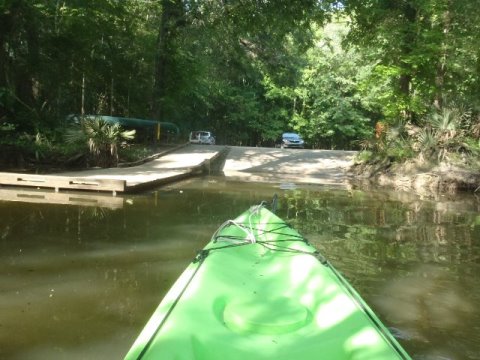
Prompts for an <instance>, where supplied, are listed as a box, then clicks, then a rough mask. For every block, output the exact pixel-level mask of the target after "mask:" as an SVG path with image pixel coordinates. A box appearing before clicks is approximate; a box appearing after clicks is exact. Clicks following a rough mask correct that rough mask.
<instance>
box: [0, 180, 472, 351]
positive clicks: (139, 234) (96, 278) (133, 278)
mask: <svg viewBox="0 0 480 360" xmlns="http://www.w3.org/2000/svg"><path fill="white" fill-rule="evenodd" d="M9 191H10V190H9ZM11 191H16V190H11ZM11 191H10V192H11ZM275 193H276V194H278V196H279V200H280V201H279V210H278V214H279V216H280V217H282V218H284V219H285V220H287V221H288V222H289V223H290V224H291V225H293V226H294V227H295V228H296V229H297V230H299V231H300V232H301V233H302V234H303V235H304V236H305V237H306V238H308V239H309V240H310V242H312V243H313V244H314V245H315V246H316V247H317V248H318V249H319V250H320V251H321V252H322V253H323V254H324V255H325V256H326V257H327V258H328V259H329V260H330V261H331V262H332V263H333V264H334V266H335V267H336V268H337V269H338V270H339V271H340V272H342V273H343V274H344V275H345V276H346V278H347V279H348V280H349V281H350V282H351V283H352V285H353V286H354V287H355V288H356V289H357V290H358V291H359V292H360V294H361V295H362V297H363V298H364V299H365V300H366V301H367V303H369V304H370V305H371V307H372V308H373V309H374V311H375V312H376V313H377V314H378V315H379V317H380V318H381V319H382V321H383V322H384V323H385V324H386V325H387V326H388V327H389V328H390V329H391V331H392V332H393V333H394V334H395V336H396V337H397V338H398V339H399V341H400V342H401V343H402V345H403V346H404V347H405V349H406V350H407V351H408V352H409V353H410V354H411V355H412V357H413V358H414V359H428V360H430V359H438V360H444V359H480V306H479V305H480V276H479V273H480V201H479V200H477V199H476V198H475V197H474V196H472V195H464V196H456V197H454V198H453V199H449V198H448V197H447V196H440V197H438V198H437V199H422V198H420V197H419V196H417V195H413V194H407V193H400V192H389V191H381V190H375V191H372V190H369V191H362V190H355V189H348V190H345V189H338V188H333V187H322V186H300V185H295V184H282V185H280V186H279V185H275V184H256V183H240V182H229V181H226V180H225V179H224V178H220V177H207V178H197V179H191V180H188V181H185V182H181V183H178V184H176V185H173V186H170V187H164V188H160V189H156V190H153V191H150V192H145V193H143V194H138V195H128V196H124V197H121V196H120V197H117V198H111V197H108V196H105V197H102V199H103V200H101V201H99V200H98V198H96V199H93V197H92V199H90V198H89V197H88V196H87V195H75V194H72V195H70V197H69V199H67V200H68V201H60V202H64V203H65V204H64V205H60V204H48V203H46V202H47V201H43V200H42V199H43V198H47V196H44V195H42V194H41V193H39V195H36V194H33V195H32V194H25V193H22V192H21V191H18V193H17V194H13V195H12V194H11V193H10V194H9V195H8V197H9V198H10V199H16V200H23V201H6V200H0V358H1V359H63V358H68V359H121V358H122V357H123V356H124V354H125V353H126V352H127V351H128V349H129V347H130V346H131V344H132V343H133V341H134V340H135V338H136V336H137V334H138V333H139V332H140V330H141V329H142V327H143V326H144V324H145V323H146V321H147V320H148V318H149V316H150V315H151V313H152V312H153V310H154V309H155V307H156V306H157V305H158V302H159V301H160V299H161V298H162V296H163V295H164V294H165V292H166V290H167V289H168V288H169V287H170V286H171V285H172V283H173V282H174V281H175V279H176V278H177V277H178V276H179V274H180V273H181V272H182V270H183V269H184V268H185V267H186V266H187V264H188V263H189V262H190V261H191V260H192V258H193V257H194V256H195V254H196V252H197V251H198V250H199V249H201V248H202V247H203V246H204V245H205V244H206V243H207V242H208V240H209V239H210V236H211V234H212V233H213V232H214V231H215V230H216V228H217V227H218V226H219V225H220V224H221V223H223V222H224V221H225V220H227V219H230V218H234V217H235V216H237V215H238V214H239V213H240V212H243V211H244V210H246V209H247V208H248V207H249V206H250V205H254V204H258V203H260V202H261V201H262V200H269V199H271V198H272V196H273V195H274V194H275ZM4 198H5V196H4ZM76 200H77V201H76ZM55 201H56V200H55ZM55 201H53V202H55ZM82 202H83V203H82ZM78 204H80V205H78ZM95 204H97V206H92V205H95Z"/></svg>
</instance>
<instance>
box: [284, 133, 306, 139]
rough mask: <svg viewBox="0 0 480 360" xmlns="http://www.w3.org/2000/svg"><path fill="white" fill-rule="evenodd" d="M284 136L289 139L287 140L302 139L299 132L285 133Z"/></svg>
mask: <svg viewBox="0 0 480 360" xmlns="http://www.w3.org/2000/svg"><path fill="white" fill-rule="evenodd" d="M282 137H283V138H284V139H287V140H300V139H301V138H300V136H299V135H298V134H294V133H285V134H283V135H282Z"/></svg>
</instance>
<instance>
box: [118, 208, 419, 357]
mask: <svg viewBox="0 0 480 360" xmlns="http://www.w3.org/2000/svg"><path fill="white" fill-rule="evenodd" d="M246 357H248V359H249V360H253V359H285V360H287V359H329V360H333V359H370V360H371V359H410V357H409V356H408V355H407V353H406V352H405V351H404V350H403V349H402V348H401V346H400V345H399V344H398V343H397V341H396V340H395V339H394V338H393V337H392V336H391V335H390V333H389V332H388V330H387V329H386V328H385V327H384V326H383V325H382V324H381V322H380V320H379V319H378V318H377V317H376V316H375V314H373V312H372V311H371V310H370V309H369V308H368V306H367V305H366V304H365V303H364V302H363V301H362V299H361V298H360V297H359V295H358V294H357V293H356V292H355V290H353V288H352V287H351V286H350V285H349V284H348V283H347V282H346V280H345V279H344V278H343V277H342V276H341V275H340V274H338V273H337V272H336V270H335V269H334V268H333V267H332V266H331V265H330V264H329V263H328V262H327V261H326V260H325V259H324V258H323V257H322V256H321V255H320V254H319V253H318V252H317V251H316V250H315V249H314V248H313V247H312V246H310V245H309V244H308V243H307V242H306V241H305V240H304V239H303V238H302V236H301V235H300V234H299V233H298V232H297V231H295V230H294V229H292V228H290V227H289V226H288V225H287V224H286V223H285V222H283V221H282V220H281V219H280V218H278V217H277V216H276V215H274V214H273V213H272V212H270V211H269V210H267V209H265V208H264V207H263V206H257V207H252V208H251V209H249V210H248V211H246V212H245V213H243V214H242V215H240V216H239V217H238V218H237V219H235V220H234V221H230V222H228V223H226V224H224V225H223V226H222V227H221V228H220V229H219V230H218V231H217V232H216V233H215V234H214V237H213V238H212V241H210V242H209V244H208V245H207V246H206V247H205V248H204V250H202V251H201V252H200V253H199V255H198V256H197V258H196V259H195V260H194V261H193V262H192V263H191V264H190V265H189V266H188V267H187V269H186V270H185V271H184V272H183V274H182V275H181V276H180V278H179V279H178V280H177V282H176V283H175V284H174V285H173V287H172V288H171V289H170V291H169V292H168V293H167V295H166V296H165V298H164V299H163V300H162V302H161V303H160V305H159V306H158V308H157V310H156V311H155V313H154V314H153V316H152V317H151V319H150V321H149V322H148V323H147V325H146V327H145V328H144V330H143V331H142V333H141V334H140V336H139V337H138V339H137V340H136V342H135V343H134V345H133V346H132V348H131V349H130V351H129V353H128V354H127V356H126V359H182V360H183V359H211V360H217V359H218V360H220V359H222V360H223V359H232V360H236V359H239V360H240V359H241V360H245V358H246Z"/></svg>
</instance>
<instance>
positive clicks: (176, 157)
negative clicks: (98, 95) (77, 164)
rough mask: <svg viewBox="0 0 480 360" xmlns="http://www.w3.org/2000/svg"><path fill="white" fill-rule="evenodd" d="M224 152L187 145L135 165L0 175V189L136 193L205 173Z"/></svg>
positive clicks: (209, 147) (214, 147)
mask: <svg viewBox="0 0 480 360" xmlns="http://www.w3.org/2000/svg"><path fill="white" fill-rule="evenodd" d="M225 151H226V148H225V147H222V146H206V145H188V146H182V147H180V148H178V149H177V150H176V151H173V152H171V153H168V154H165V155H164V156H160V157H157V158H154V159H152V160H151V161H148V162H145V163H143V164H141V165H138V166H132V167H122V168H109V169H92V170H85V171H75V172H65V173H59V174H52V175H36V174H21V173H0V186H7V187H8V186H16V187H27V188H32V187H34V188H47V189H54V190H55V192H60V191H62V190H86V191H97V192H111V193H112V194H113V195H116V194H117V193H125V192H136V191H141V190H145V189H147V188H151V187H155V186H159V185H164V184H168V183H171V182H175V181H178V180H181V179H184V178H187V177H190V176H194V175H198V174H202V173H203V172H205V171H208V169H209V167H210V164H211V163H212V162H213V161H215V159H217V158H218V157H219V156H220V155H221V154H222V153H224V152H225Z"/></svg>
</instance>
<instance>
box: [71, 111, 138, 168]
mask: <svg viewBox="0 0 480 360" xmlns="http://www.w3.org/2000/svg"><path fill="white" fill-rule="evenodd" d="M134 137H135V130H129V131H123V130H122V128H121V126H120V125H119V124H118V123H116V124H109V123H107V122H106V121H105V120H103V119H101V118H95V119H83V120H82V121H81V125H80V128H79V129H69V130H68V132H67V133H66V135H65V140H66V141H67V143H71V144H72V143H77V144H78V143H80V144H82V143H83V144H85V145H87V146H88V149H89V151H90V154H91V155H92V156H93V160H94V163H95V164H96V165H99V166H102V167H109V166H115V165H117V163H118V147H119V146H120V144H121V142H122V141H124V140H132V139H133V138H134Z"/></svg>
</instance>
